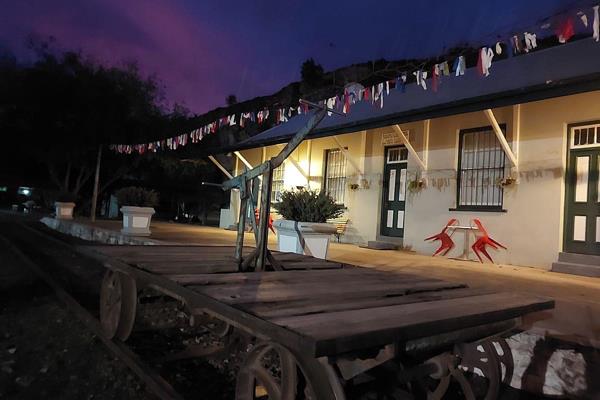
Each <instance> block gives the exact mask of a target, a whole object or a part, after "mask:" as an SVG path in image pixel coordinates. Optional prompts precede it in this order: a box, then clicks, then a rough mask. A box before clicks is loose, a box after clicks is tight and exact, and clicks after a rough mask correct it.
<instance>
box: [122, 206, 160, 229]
mask: <svg viewBox="0 0 600 400" xmlns="http://www.w3.org/2000/svg"><path fill="white" fill-rule="evenodd" d="M121 212H122V213H123V229H121V233H122V234H124V235H131V236H150V221H152V216H153V215H154V208H152V207H134V206H123V207H121Z"/></svg>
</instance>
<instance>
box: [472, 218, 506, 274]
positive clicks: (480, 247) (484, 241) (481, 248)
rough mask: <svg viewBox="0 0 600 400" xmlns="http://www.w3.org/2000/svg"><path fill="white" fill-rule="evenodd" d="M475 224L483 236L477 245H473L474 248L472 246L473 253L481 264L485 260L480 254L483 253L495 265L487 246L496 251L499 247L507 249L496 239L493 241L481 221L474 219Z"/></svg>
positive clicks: (477, 241) (476, 242)
mask: <svg viewBox="0 0 600 400" xmlns="http://www.w3.org/2000/svg"><path fill="white" fill-rule="evenodd" d="M473 223H474V224H475V226H477V229H479V232H480V233H481V236H479V238H478V239H477V240H476V241H475V243H473V246H471V248H472V249H473V252H474V253H475V255H476V256H477V258H479V261H480V262H481V263H483V259H482V258H481V255H480V254H479V253H480V252H481V253H483V255H484V256H486V257H487V258H488V260H490V261H491V262H492V263H494V260H492V257H491V256H490V255H489V253H488V252H487V250H486V249H485V246H490V247H493V248H494V249H498V247H501V248H503V249H504V250H506V247H505V246H503V245H501V244H500V243H498V242H496V241H495V240H494V239H492V238H491V237H490V236H489V235H488V233H487V231H486V230H485V228H484V227H483V224H482V223H481V221H480V220H479V219H477V218H475V219H473Z"/></svg>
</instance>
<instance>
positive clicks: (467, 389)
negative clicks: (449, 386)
mask: <svg viewBox="0 0 600 400" xmlns="http://www.w3.org/2000/svg"><path fill="white" fill-rule="evenodd" d="M450 375H452V377H453V378H454V379H456V381H457V382H458V384H459V385H460V387H461V389H462V391H463V394H464V395H465V399H466V400H475V393H473V388H472V386H471V383H470V382H469V381H468V380H467V378H466V377H465V374H464V373H463V372H462V371H461V370H460V369H453V370H452V371H450ZM486 398H487V397H486Z"/></svg>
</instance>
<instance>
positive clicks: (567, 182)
mask: <svg viewBox="0 0 600 400" xmlns="http://www.w3.org/2000/svg"><path fill="white" fill-rule="evenodd" d="M597 124H600V120H592V121H583V122H577V123H571V124H567V145H566V154H565V173H564V191H563V199H564V209H563V224H562V225H563V228H562V251H563V252H566V251H567V248H568V241H569V240H568V238H569V229H571V230H572V229H573V223H571V221H570V219H569V216H570V213H571V212H572V210H571V208H572V205H571V204H570V203H571V202H570V199H569V192H570V191H571V190H572V185H571V179H570V175H571V174H572V173H573V172H574V171H572V169H574V168H575V166H574V165H571V154H572V152H575V153H577V152H578V151H581V152H583V151H590V150H593V149H597V150H598V151H599V152H600V146H597V147H587V148H586V147H582V148H580V149H572V148H571V141H572V139H573V133H574V132H573V131H574V129H575V128H577V127H581V126H586V125H597ZM596 134H598V133H596ZM599 157H600V156H599ZM578 254H588V255H593V253H578ZM597 255H600V252H599V253H598V254H597Z"/></svg>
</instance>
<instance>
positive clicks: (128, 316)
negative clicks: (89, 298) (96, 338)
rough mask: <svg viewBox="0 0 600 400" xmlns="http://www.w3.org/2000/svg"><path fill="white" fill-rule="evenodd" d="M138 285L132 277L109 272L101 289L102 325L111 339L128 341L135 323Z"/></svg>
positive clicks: (103, 280)
mask: <svg viewBox="0 0 600 400" xmlns="http://www.w3.org/2000/svg"><path fill="white" fill-rule="evenodd" d="M136 305H137V288H136V283H135V280H134V279H133V278H131V277H130V276H128V275H126V274H124V273H122V272H118V271H112V270H108V271H106V273H105V274H104V278H103V279H102V286H101V289H100V324H101V326H102V329H103V331H104V333H105V335H106V336H107V337H108V338H109V339H112V338H117V339H119V340H126V339H127V338H128V337H129V335H130V334H131V331H132V330H133V324H134V322H135V312H136Z"/></svg>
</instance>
